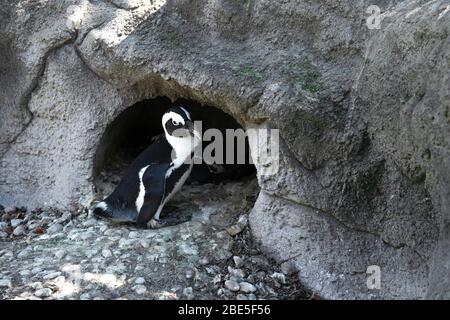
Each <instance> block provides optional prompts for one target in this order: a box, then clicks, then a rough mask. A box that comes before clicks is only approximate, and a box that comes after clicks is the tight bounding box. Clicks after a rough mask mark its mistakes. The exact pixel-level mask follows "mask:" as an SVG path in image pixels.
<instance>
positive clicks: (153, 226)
mask: <svg viewBox="0 0 450 320" xmlns="http://www.w3.org/2000/svg"><path fill="white" fill-rule="evenodd" d="M165 225H166V224H165V223H164V222H161V220H159V219H155V218H153V219H151V220H150V221H149V222H148V223H147V227H149V228H150V229H158V228H162V227H164V226H165Z"/></svg>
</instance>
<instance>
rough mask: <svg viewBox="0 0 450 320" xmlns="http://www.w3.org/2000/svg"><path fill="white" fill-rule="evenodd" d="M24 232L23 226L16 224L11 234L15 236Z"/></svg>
mask: <svg viewBox="0 0 450 320" xmlns="http://www.w3.org/2000/svg"><path fill="white" fill-rule="evenodd" d="M24 234H25V228H24V227H23V226H17V227H16V228H15V229H14V231H13V235H15V236H21V235H24Z"/></svg>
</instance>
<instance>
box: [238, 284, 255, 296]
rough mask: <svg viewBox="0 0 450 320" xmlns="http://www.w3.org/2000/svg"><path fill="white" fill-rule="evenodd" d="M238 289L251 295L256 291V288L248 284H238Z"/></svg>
mask: <svg viewBox="0 0 450 320" xmlns="http://www.w3.org/2000/svg"><path fill="white" fill-rule="evenodd" d="M239 289H240V290H241V291H242V292H245V293H252V292H255V291H256V287H255V286H254V285H252V284H251V283H249V282H241V283H239Z"/></svg>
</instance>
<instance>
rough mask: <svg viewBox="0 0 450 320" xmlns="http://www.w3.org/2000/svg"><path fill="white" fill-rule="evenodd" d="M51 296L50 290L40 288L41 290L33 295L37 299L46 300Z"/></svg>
mask: <svg viewBox="0 0 450 320" xmlns="http://www.w3.org/2000/svg"><path fill="white" fill-rule="evenodd" d="M51 294H52V290H50V289H49V288H42V289H38V290H36V292H35V293H34V295H35V296H36V297H38V298H47V297H49V296H50V295H51Z"/></svg>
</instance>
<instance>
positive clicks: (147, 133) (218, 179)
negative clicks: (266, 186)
mask: <svg viewBox="0 0 450 320" xmlns="http://www.w3.org/2000/svg"><path fill="white" fill-rule="evenodd" d="M172 106H184V107H186V108H187V109H188V110H189V112H190V113H191V116H192V118H193V120H195V121H202V131H203V132H205V131H206V130H208V129H210V128H214V129H218V130H220V131H221V132H225V130H226V129H233V130H236V129H242V127H241V126H240V125H239V123H238V122H237V121H236V120H235V119H234V118H233V117H232V116H230V115H229V114H227V113H225V112H223V111H222V110H220V109H218V108H215V107H212V106H202V105H201V104H200V103H197V102H195V101H192V100H186V99H178V100H176V101H175V102H172V101H171V100H170V99H169V98H167V97H158V98H154V99H148V100H143V101H140V102H138V103H136V104H134V105H132V106H131V107H128V108H127V109H125V110H124V111H123V112H121V113H120V114H119V115H118V116H117V117H116V119H115V120H114V121H113V122H111V123H110V124H109V125H108V127H107V128H106V130H105V132H104V134H103V137H102V139H101V141H100V144H99V146H98V149H97V152H96V155H95V159H94V186H95V190H96V193H97V199H100V198H103V197H104V196H107V195H108V194H110V193H111V192H112V191H113V190H114V188H115V187H116V186H117V184H118V183H119V182H120V179H121V177H122V174H123V173H124V171H125V170H126V168H127V167H128V165H129V164H131V162H132V161H133V160H134V159H135V158H136V157H137V156H138V155H139V154H140V153H141V152H142V151H143V150H144V149H145V148H146V147H148V146H149V145H150V144H151V143H152V139H154V137H156V136H158V135H160V134H163V132H164V131H163V128H162V125H161V118H162V116H163V114H164V112H165V111H166V110H167V109H169V108H170V107H172ZM224 136H225V133H224ZM212 141H214V139H213V140H212ZM209 143H211V142H210V141H204V142H203V148H205V147H206V146H207V145H208V144H209ZM245 150H246V153H247V154H246V161H245V163H244V164H237V163H235V164H222V165H220V168H219V169H220V170H216V169H217V166H215V165H213V166H209V165H206V164H205V163H202V164H194V168H193V170H192V173H191V176H190V177H189V179H188V180H187V181H186V183H185V185H184V186H183V188H182V189H181V191H180V192H179V193H178V195H176V196H175V197H174V198H173V199H172V200H171V201H169V203H168V204H167V205H166V206H165V208H164V210H163V212H162V218H164V217H165V216H168V215H169V213H170V216H171V218H172V219H175V220H177V221H173V222H174V223H177V222H178V223H179V222H182V221H187V220H189V219H191V218H193V215H195V204H197V207H198V206H201V203H202V201H203V200H205V197H207V198H209V200H212V199H215V200H214V201H215V208H216V209H217V210H216V211H218V212H222V213H223V212H225V211H227V210H230V209H231V208H232V207H233V205H232V204H230V203H229V201H231V200H230V199H234V198H233V195H234V196H235V197H236V201H238V202H240V204H239V206H241V205H242V203H245V204H246V206H248V208H244V207H242V206H241V207H242V208H241V207H240V208H241V209H240V210H238V211H241V212H242V211H245V210H247V209H251V207H253V203H254V201H255V200H256V196H257V193H258V192H259V187H258V184H257V182H256V169H255V167H254V165H253V164H251V163H249V161H248V159H249V157H248V152H249V146H248V139H246V141H245ZM226 152H227V150H226V148H224V149H223V153H224V158H226ZM235 155H236V152H235ZM227 192H228V194H222V193H227ZM227 199H228V200H227ZM186 203H188V205H186ZM172 204H175V206H176V207H177V206H178V208H175V210H173V208H171V205H172ZM192 205H194V207H192ZM187 207H190V210H188V211H189V212H186V210H180V208H184V209H186V208H187ZM221 207H222V208H221ZM197 209H198V208H197ZM235 210H236V209H235ZM197 211H198V210H197ZM212 211H214V210H212ZM233 214H235V213H233ZM216 220H220V218H219V219H216ZM223 223H225V221H223ZM219 224H220V223H219Z"/></svg>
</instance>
